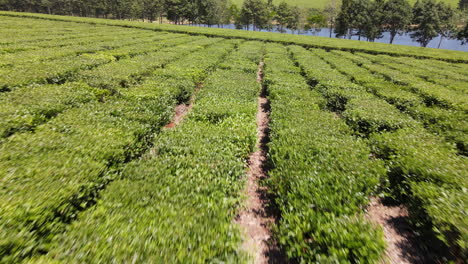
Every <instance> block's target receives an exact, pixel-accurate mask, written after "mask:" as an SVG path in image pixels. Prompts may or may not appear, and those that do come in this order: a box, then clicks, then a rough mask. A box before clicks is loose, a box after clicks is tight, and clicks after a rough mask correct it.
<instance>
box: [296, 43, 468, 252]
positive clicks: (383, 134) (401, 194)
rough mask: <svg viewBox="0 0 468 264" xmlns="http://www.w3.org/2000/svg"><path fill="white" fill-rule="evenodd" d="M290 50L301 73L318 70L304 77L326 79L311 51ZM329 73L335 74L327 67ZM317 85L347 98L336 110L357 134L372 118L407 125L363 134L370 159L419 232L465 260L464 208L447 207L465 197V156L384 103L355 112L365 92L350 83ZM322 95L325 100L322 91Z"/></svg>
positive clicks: (325, 81)
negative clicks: (379, 163) (378, 163)
mask: <svg viewBox="0 0 468 264" xmlns="http://www.w3.org/2000/svg"><path fill="white" fill-rule="evenodd" d="M290 50H291V52H292V53H293V54H294V57H295V58H296V59H297V61H298V63H299V65H301V67H303V68H304V71H305V73H307V74H313V73H314V72H315V71H317V74H315V75H311V77H309V78H311V79H314V80H316V77H317V76H323V75H326V74H324V73H323V71H327V69H326V68H325V65H324V64H323V62H320V58H319V57H317V56H316V55H315V54H314V53H312V52H309V51H307V50H305V49H303V48H300V47H291V48H290ZM345 56H352V55H345ZM318 63H322V65H323V67H321V68H320V69H317V70H316V69H314V66H315V65H316V64H318ZM328 70H329V71H330V72H336V70H335V69H332V68H331V66H329V69H328ZM312 76H313V77H312ZM340 79H341V78H340ZM320 86H323V87H324V88H322V89H325V91H326V90H328V89H330V87H331V89H336V90H338V91H340V90H342V91H343V94H345V95H347V96H348V97H346V96H345V97H344V98H345V99H346V100H344V103H343V105H342V106H341V108H342V110H344V112H343V117H344V118H345V119H346V120H347V122H348V124H351V126H352V127H354V129H356V130H358V131H360V130H362V129H365V130H367V129H368V125H369V124H375V123H376V121H377V120H383V121H385V122H390V121H392V120H395V117H396V116H398V115H397V114H399V116H400V118H401V121H403V120H405V119H406V121H405V122H406V123H407V125H403V126H395V127H394V128H393V129H392V130H391V131H388V130H378V129H376V130H374V131H373V133H370V134H368V135H367V136H369V137H370V141H369V144H370V146H371V147H372V149H373V152H374V153H375V155H376V156H377V157H379V158H381V159H383V160H384V161H385V162H386V166H387V168H388V173H387V174H388V180H389V183H390V185H389V186H388V187H389V188H390V192H392V193H393V195H394V197H396V198H398V199H399V201H401V202H405V203H407V204H408V205H409V206H410V209H411V210H410V212H411V214H412V220H413V223H414V224H415V226H419V227H423V228H421V230H423V231H425V232H427V230H428V229H429V230H431V229H432V231H433V232H434V233H435V234H437V235H438V237H439V238H440V239H441V240H442V241H443V242H445V243H446V245H447V246H449V247H450V248H451V249H452V253H453V254H454V255H455V256H456V257H459V258H460V259H464V258H466V254H467V246H466V245H467V242H468V241H467V240H466V239H467V238H468V236H467V233H466V232H467V231H468V229H467V222H466V220H465V218H466V210H464V209H463V206H461V205H460V202H455V203H454V204H453V205H450V202H452V201H455V200H456V199H461V200H462V201H465V200H466V199H467V198H466V197H467V193H466V190H467V188H466V186H467V184H468V180H467V177H466V171H467V170H468V162H467V160H466V157H464V156H460V155H457V153H456V151H455V148H454V146H453V145H451V144H447V143H446V142H444V141H443V140H441V138H440V137H438V136H437V135H434V134H431V133H428V131H426V130H425V129H424V128H423V127H422V126H421V125H420V124H419V123H418V122H414V121H413V120H411V119H409V117H406V118H405V117H404V115H401V114H400V113H398V112H395V110H392V109H391V108H390V107H389V105H388V104H387V105H380V106H378V105H377V104H375V103H367V104H366V103H363V104H360V106H359V107H360V111H359V112H356V111H355V104H354V102H355V101H354V100H355V99H354V98H358V100H359V98H360V96H361V97H362V96H363V97H364V98H366V99H367V98H369V95H363V94H365V93H366V92H365V89H364V88H361V89H359V86H358V87H357V88H356V86H355V84H353V83H351V81H350V80H348V81H347V82H337V83H330V82H329V80H328V79H324V82H323V84H322V83H321V82H320V80H319V83H318V87H320ZM347 87H355V89H354V90H352V91H358V90H360V92H356V93H351V95H352V96H351V95H350V92H349V89H347ZM324 95H325V97H326V96H327V95H326V93H324ZM353 96H354V97H353ZM375 100H377V98H375ZM358 102H359V101H358ZM376 106H378V107H376ZM350 109H351V111H353V112H354V113H355V114H358V113H359V118H358V119H357V120H360V121H359V122H356V121H355V120H352V119H350V118H349V116H346V114H344V113H346V112H347V111H349V110H350ZM363 121H365V122H363ZM362 126H364V127H362ZM447 206H448V208H447ZM447 212H450V217H448V216H447ZM424 227H428V228H424ZM429 232H430V231H429Z"/></svg>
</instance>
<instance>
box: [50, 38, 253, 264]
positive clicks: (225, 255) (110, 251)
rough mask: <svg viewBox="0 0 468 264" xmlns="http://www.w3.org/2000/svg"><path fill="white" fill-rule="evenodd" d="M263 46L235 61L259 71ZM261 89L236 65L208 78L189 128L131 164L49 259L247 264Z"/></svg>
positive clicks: (170, 134)
mask: <svg viewBox="0 0 468 264" xmlns="http://www.w3.org/2000/svg"><path fill="white" fill-rule="evenodd" d="M261 46H262V45H261V44H260V45H259V43H245V44H241V45H240V46H239V50H238V51H234V52H233V53H232V55H230V56H229V57H228V58H226V60H230V59H233V58H240V57H242V58H244V59H246V60H247V61H249V65H245V66H244V67H250V63H253V65H255V66H253V67H255V68H257V66H256V64H257V63H258V61H259V60H260V56H261V48H262V47H261ZM250 53H255V54H257V56H256V57H255V58H253V57H250V56H249V55H250ZM214 54H217V55H214ZM220 54H225V52H224V49H222V48H218V49H216V52H215V53H214V52H213V50H211V52H206V53H204V54H203V56H204V57H208V58H210V60H212V59H214V60H212V62H216V61H219V59H220V57H219V56H218V55H220ZM200 55H201V54H200ZM216 57H217V59H215V58H216ZM192 59H195V58H192ZM188 61H191V66H195V65H197V64H198V62H199V61H198V60H188ZM200 63H202V64H203V62H200ZM181 65H183V64H180V65H178V66H179V67H180V66H181ZM205 65H206V66H208V65H209V64H205ZM211 66H214V65H211ZM175 68H176V67H175ZM175 68H174V69H175ZM172 70H173V69H171V71H170V72H172ZM179 78H180V75H179ZM182 78H184V77H182ZM258 91H259V84H258V83H257V82H256V74H255V73H254V72H252V71H250V72H249V73H247V72H245V71H244V70H243V69H238V68H235V67H233V68H232V69H229V70H224V69H218V70H216V71H214V72H213V73H211V74H208V77H207V79H206V80H205V81H204V85H203V89H201V90H200V92H199V94H198V95H197V101H196V104H195V105H194V108H193V111H192V112H191V113H190V114H189V116H187V117H186V119H185V120H184V122H183V123H182V124H180V125H179V126H178V127H176V128H174V129H170V130H165V131H163V132H162V133H160V134H159V135H158V136H156V137H155V138H154V140H153V143H154V146H153V147H152V148H151V150H150V151H149V152H147V153H146V154H145V156H144V157H143V158H142V159H140V160H135V161H133V162H131V163H129V164H128V165H126V166H125V168H124V170H123V172H122V174H121V176H120V177H119V178H118V179H116V180H115V181H114V182H112V183H111V184H110V185H109V187H108V188H107V189H106V190H105V191H104V192H103V194H102V198H101V199H100V201H99V202H98V204H96V206H95V207H94V208H92V209H90V210H88V211H87V212H85V213H84V214H82V215H81V217H80V219H79V220H78V221H76V222H74V223H73V224H72V228H70V229H69V230H68V231H67V232H65V233H64V234H63V235H62V236H60V237H57V239H56V240H55V241H54V245H55V246H56V247H54V249H53V250H52V251H51V252H50V253H49V256H48V257H44V258H43V260H44V259H46V260H47V259H49V260H52V259H58V260H61V261H63V262H69V261H72V262H73V261H76V260H78V261H83V262H112V261H117V262H122V261H123V262H126V261H132V260H137V261H142V262H170V263H187V262H194V263H202V262H203V263H204V262H223V261H224V262H235V263H237V262H244V261H245V260H246V252H242V251H241V250H240V248H239V243H240V240H241V237H240V232H239V230H238V228H237V227H236V225H235V224H234V223H233V221H232V219H233V217H234V216H235V214H236V208H237V207H238V206H239V205H240V203H241V202H242V200H241V199H240V197H241V196H240V193H241V192H242V190H243V189H244V184H245V180H244V178H245V167H244V166H245V159H246V158H247V157H248V155H249V153H250V152H251V151H252V149H253V147H254V144H255V139H256V129H255V112H256V109H257V105H256V97H257V94H258ZM213 102H216V105H214V104H213ZM214 116H217V117H218V118H217V119H216V120H213V118H212V117H214ZM169 230H170V232H168V231H169ZM110 240H111V241H116V242H117V243H109V241H110ZM123 245H125V246H123Z"/></svg>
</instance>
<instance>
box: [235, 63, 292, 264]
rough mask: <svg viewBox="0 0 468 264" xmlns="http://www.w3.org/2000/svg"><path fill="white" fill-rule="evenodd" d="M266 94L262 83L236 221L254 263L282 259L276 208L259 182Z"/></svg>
mask: <svg viewBox="0 0 468 264" xmlns="http://www.w3.org/2000/svg"><path fill="white" fill-rule="evenodd" d="M262 79H263V63H260V65H259V71H258V74H257V81H258V82H259V83H261V82H262ZM269 105H270V104H269V101H268V99H267V98H266V91H265V87H262V91H261V94H260V96H259V97H258V111H257V138H258V140H257V145H256V149H257V150H256V151H255V152H253V153H252V154H251V155H250V157H249V161H248V165H249V170H248V173H247V175H248V179H247V187H246V190H245V192H246V196H247V197H248V198H247V202H246V207H245V208H244V209H243V210H242V211H241V212H239V215H238V216H237V218H236V222H237V223H238V224H239V225H240V226H241V229H243V231H244V233H245V240H244V242H243V244H242V248H243V249H244V250H245V251H246V252H248V253H249V254H251V255H252V256H253V258H254V263H258V264H259V263H285V261H282V259H283V257H282V255H281V253H280V251H279V248H278V246H277V245H276V243H275V241H273V238H272V235H271V227H272V225H273V224H274V223H275V222H276V220H277V217H276V215H277V214H276V210H274V206H273V205H272V202H271V201H272V199H271V197H270V196H269V194H268V189H267V187H266V186H262V185H261V183H260V182H261V181H262V180H264V179H266V178H267V177H268V175H267V168H266V165H265V164H266V162H267V153H268V147H267V143H268V142H269V137H268V134H269V128H268V123H269V113H270V106H269Z"/></svg>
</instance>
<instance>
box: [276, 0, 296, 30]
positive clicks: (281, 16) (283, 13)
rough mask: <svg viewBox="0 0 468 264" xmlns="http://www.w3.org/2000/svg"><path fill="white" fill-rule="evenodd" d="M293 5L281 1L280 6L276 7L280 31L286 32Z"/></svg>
mask: <svg viewBox="0 0 468 264" xmlns="http://www.w3.org/2000/svg"><path fill="white" fill-rule="evenodd" d="M291 13H292V11H291V7H290V6H289V5H288V4H287V3H286V2H281V3H280V4H279V5H278V7H277V8H276V17H275V19H276V22H277V23H278V27H279V31H280V32H284V28H285V27H286V25H287V23H288V20H289V17H290V16H291V15H292V14H291Z"/></svg>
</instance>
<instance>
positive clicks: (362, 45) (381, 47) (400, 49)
mask: <svg viewBox="0 0 468 264" xmlns="http://www.w3.org/2000/svg"><path fill="white" fill-rule="evenodd" d="M0 15H2V16H14V17H23V18H33V19H38V18H39V19H47V20H55V21H73V22H78V23H91V24H97V25H110V26H120V27H129V28H140V29H149V30H158V31H169V32H178V33H186V34H198V35H206V36H214V37H227V38H242V39H249V40H259V41H273V42H278V43H282V44H296V45H304V46H308V47H316V48H324V49H339V50H347V51H362V52H367V53H371V54H389V55H397V56H401V55H407V56H414V57H423V58H435V59H442V60H448V61H459V62H465V63H466V62H468V56H467V55H466V53H464V52H461V51H452V50H443V51H441V50H437V49H423V48H419V47H410V46H402V45H388V44H383V43H367V42H364V41H356V40H343V39H333V38H323V37H311V36H299V35H283V34H271V33H266V32H253V31H242V30H230V29H216V28H202V27H190V26H176V25H170V24H154V23H143V22H134V21H122V20H110V19H97V18H81V17H69V16H55V15H43V14H31V13H17V12H6V11H1V12H0Z"/></svg>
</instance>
